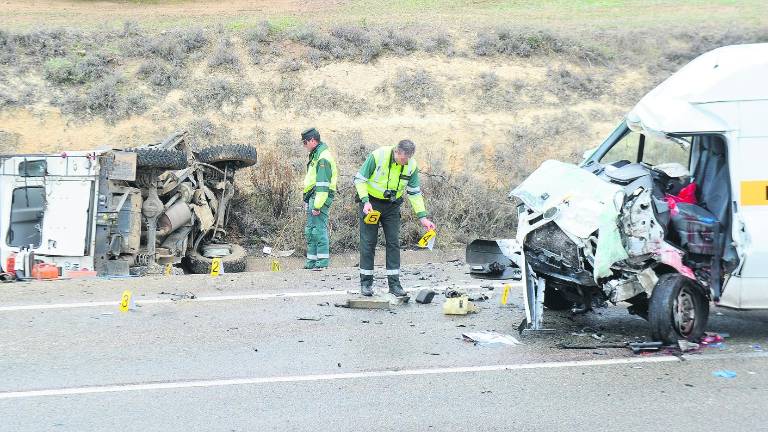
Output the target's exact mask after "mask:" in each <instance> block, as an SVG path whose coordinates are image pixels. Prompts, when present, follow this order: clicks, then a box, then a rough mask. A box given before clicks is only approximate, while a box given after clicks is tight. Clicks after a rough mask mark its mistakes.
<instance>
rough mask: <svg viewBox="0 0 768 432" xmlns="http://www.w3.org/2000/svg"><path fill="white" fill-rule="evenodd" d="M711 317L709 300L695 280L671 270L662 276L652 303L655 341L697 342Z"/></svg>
mask: <svg viewBox="0 0 768 432" xmlns="http://www.w3.org/2000/svg"><path fill="white" fill-rule="evenodd" d="M707 320H709V299H708V298H707V297H706V295H705V294H704V290H703V288H702V287H700V286H698V284H697V283H696V282H694V281H692V280H691V279H688V278H687V277H685V276H683V275H681V274H679V273H669V274H665V275H662V276H661V277H659V281H658V282H657V283H656V286H655V287H654V288H653V293H652V294H651V300H650V302H649V305H648V322H649V324H650V327H651V337H652V338H653V340H656V341H661V342H664V343H665V344H667V345H673V344H676V343H677V341H678V340H679V339H686V340H689V341H694V342H695V341H697V340H698V339H699V338H701V336H702V335H703V334H704V331H705V330H706V327H707Z"/></svg>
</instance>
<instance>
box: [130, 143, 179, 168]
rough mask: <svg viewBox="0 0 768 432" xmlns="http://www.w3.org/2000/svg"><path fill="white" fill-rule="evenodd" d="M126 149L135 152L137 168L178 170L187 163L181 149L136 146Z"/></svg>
mask: <svg viewBox="0 0 768 432" xmlns="http://www.w3.org/2000/svg"><path fill="white" fill-rule="evenodd" d="M127 151H131V152H134V153H136V167H137V168H159V169H165V170H180V169H184V168H186V167H187V165H188V163H187V154H186V153H184V152H183V151H181V150H172V149H155V148H152V147H138V148H133V149H128V150H127Z"/></svg>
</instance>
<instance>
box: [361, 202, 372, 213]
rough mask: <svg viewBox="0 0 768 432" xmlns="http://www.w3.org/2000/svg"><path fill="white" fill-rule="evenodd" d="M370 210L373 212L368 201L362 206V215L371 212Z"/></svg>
mask: <svg viewBox="0 0 768 432" xmlns="http://www.w3.org/2000/svg"><path fill="white" fill-rule="evenodd" d="M371 210H373V206H372V205H371V202H370V201H368V202H367V203H365V204H363V214H368V213H370V212H371Z"/></svg>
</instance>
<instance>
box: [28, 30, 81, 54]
mask: <svg viewBox="0 0 768 432" xmlns="http://www.w3.org/2000/svg"><path fill="white" fill-rule="evenodd" d="M71 37H72V35H71V34H70V33H69V32H67V31H66V30H64V29H61V28H59V29H54V30H37V31H33V32H31V33H26V34H22V35H18V36H16V38H15V42H16V44H18V45H19V46H20V47H22V48H24V49H25V51H26V53H27V54H28V55H30V56H39V57H42V58H49V57H62V56H64V55H66V54H67V46H68V45H69V43H70V39H71Z"/></svg>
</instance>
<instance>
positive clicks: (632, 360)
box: [0, 352, 768, 400]
mask: <svg viewBox="0 0 768 432" xmlns="http://www.w3.org/2000/svg"><path fill="white" fill-rule="evenodd" d="M766 357H768V353H754V352H750V353H737V354H706V355H695V356H686V357H685V359H686V360H689V361H705V360H725V359H734V358H766ZM680 361H681V360H680V359H679V358H677V357H674V356H663V357H629V358H618V359H607V360H581V361H564V362H545V363H527V364H511V365H490V366H466V367H449V368H432V369H406V370H398V371H392V370H383V371H370V372H351V373H338V374H322V375H288V376H277V377H261V378H257V377H254V378H236V379H217V380H197V381H174V382H150V383H144V384H114V385H104V386H84V387H69V388H59V389H45V390H22V391H7V392H0V400H2V399H20V398H33V397H41V396H71V395H82V394H96V393H117V392H132V391H142V390H169V389H186V388H201V387H224V386H234V385H254V384H277V383H293V382H314V381H334V380H348V379H362V378H388V377H403V376H417V375H444V374H457V373H477V372H500V371H515V370H527V369H554V368H575V367H586V366H610V365H628V364H640V363H674V362H680Z"/></svg>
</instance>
